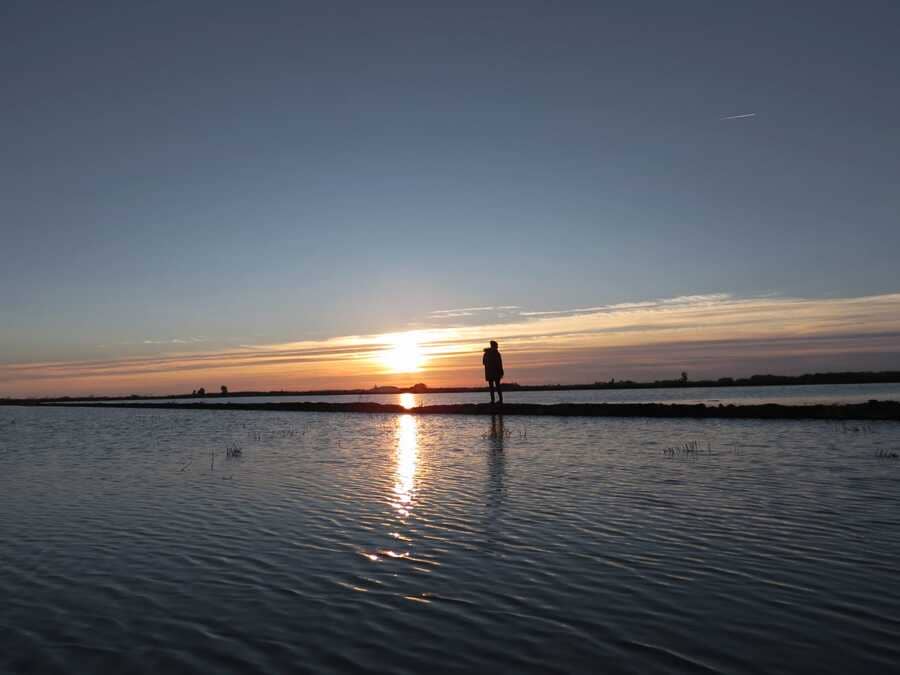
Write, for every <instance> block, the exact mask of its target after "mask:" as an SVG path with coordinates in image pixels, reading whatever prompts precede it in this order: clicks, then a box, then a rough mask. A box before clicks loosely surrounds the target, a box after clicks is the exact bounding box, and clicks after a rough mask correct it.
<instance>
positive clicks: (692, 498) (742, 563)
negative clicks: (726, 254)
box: [0, 407, 900, 673]
mask: <svg viewBox="0 0 900 675" xmlns="http://www.w3.org/2000/svg"><path fill="white" fill-rule="evenodd" d="M685 443H694V444H695V445H693V446H690V447H696V448H697V451H696V452H683V451H679V452H675V453H672V452H669V451H667V449H668V448H671V447H673V446H683V445H684V444H685ZM234 444H237V445H239V446H240V447H241V448H242V453H241V456H240V457H238V458H229V457H226V450H225V449H226V446H229V445H234ZM879 451H882V452H883V451H887V452H889V453H890V452H898V453H900V425H898V424H896V423H887V422H884V423H872V424H862V425H856V424H834V423H827V422H813V421H762V422H759V421H742V420H644V419H621V420H620V419H590V418H586V419H577V418H565V419H551V418H525V417H515V418H513V417H510V418H507V419H506V420H505V423H501V421H500V420H499V419H495V420H491V418H490V417H475V418H471V417H454V416H447V417H444V416H429V417H427V418H417V417H413V416H409V415H397V416H394V415H383V416H382V415H343V414H313V413H259V412H241V411H233V412H215V411H195V412H187V411H168V410H162V411H135V410H119V409H107V410H104V409H99V410H98V409H65V408H50V409H22V408H12V407H6V408H3V407H0V535H2V536H0V562H2V571H3V574H2V576H0V593H2V598H3V603H2V604H0V672H11V673H28V672H35V673H54V672H96V673H113V672H145V673H161V672H165V673H178V672H206V673H263V672H268V673H274V672H339V671H345V672H389V673H421V672H515V673H521V672H532V673H555V672H559V673H563V672H567V673H568V672H583V673H589V672H631V673H649V672H722V673H758V672H832V673H847V672H887V671H891V670H893V671H895V672H896V671H897V669H898V667H900V641H898V639H897V636H898V635H900V583H898V577H897V561H898V560H900V459H890V458H888V459H885V458H880V457H878V456H877V455H878V453H879Z"/></svg>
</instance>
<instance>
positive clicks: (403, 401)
mask: <svg viewBox="0 0 900 675" xmlns="http://www.w3.org/2000/svg"><path fill="white" fill-rule="evenodd" d="M400 405H402V406H403V407H404V408H406V409H407V410H409V409H410V408H415V407H416V397H415V396H414V395H413V394H410V393H408V392H407V393H405V394H400Z"/></svg>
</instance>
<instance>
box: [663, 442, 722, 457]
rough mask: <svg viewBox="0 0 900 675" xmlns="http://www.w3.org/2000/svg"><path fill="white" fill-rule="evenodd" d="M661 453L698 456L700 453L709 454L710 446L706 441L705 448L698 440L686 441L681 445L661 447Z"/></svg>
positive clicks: (710, 452)
mask: <svg viewBox="0 0 900 675" xmlns="http://www.w3.org/2000/svg"><path fill="white" fill-rule="evenodd" d="M662 452H663V455H664V456H666V457H699V456H700V455H711V454H712V446H711V445H710V443H709V442H708V441H707V443H706V448H705V451H704V448H702V447H701V446H700V442H699V441H687V442H686V443H682V444H681V445H672V446H669V447H667V448H663V451H662Z"/></svg>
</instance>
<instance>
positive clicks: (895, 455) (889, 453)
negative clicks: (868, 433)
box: [875, 448, 900, 459]
mask: <svg viewBox="0 0 900 675" xmlns="http://www.w3.org/2000/svg"><path fill="white" fill-rule="evenodd" d="M875 457H876V458H877V459H900V448H894V449H893V450H885V449H884V448H879V449H878V450H876V451H875Z"/></svg>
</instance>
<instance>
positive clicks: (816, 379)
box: [0, 370, 900, 405]
mask: <svg viewBox="0 0 900 675" xmlns="http://www.w3.org/2000/svg"><path fill="white" fill-rule="evenodd" d="M897 383H900V371H894V370H890V371H866V372H835V373H807V374H805V375H752V376H750V377H744V378H732V377H721V378H719V379H717V380H684V379H678V380H655V381H653V382H634V381H632V380H615V379H613V380H610V381H609V382H594V383H589V384H518V383H516V382H504V383H503V390H504V391H591V390H617V389H693V388H699V387H704V388H714V387H723V388H729V387H778V386H781V387H784V386H808V385H821V384H897ZM486 391H488V389H487V387H481V386H479V387H434V388H432V387H428V386H426V385H422V384H417V385H413V386H410V387H392V386H389V387H373V388H371V389H307V390H299V391H286V390H283V389H282V390H277V391H229V392H227V393H224V394H223V393H219V392H214V391H210V392H208V393H205V394H196V393H186V394H161V395H157V396H152V395H151V396H148V395H142V394H131V395H128V396H53V397H35V398H0V405H34V404H39V403H64V402H76V401H88V402H89V401H166V400H171V399H182V398H191V399H198V400H210V399H212V400H220V399H228V398H237V397H251V396H272V397H274V396H390V395H395V394H472V393H482V392H486Z"/></svg>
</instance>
